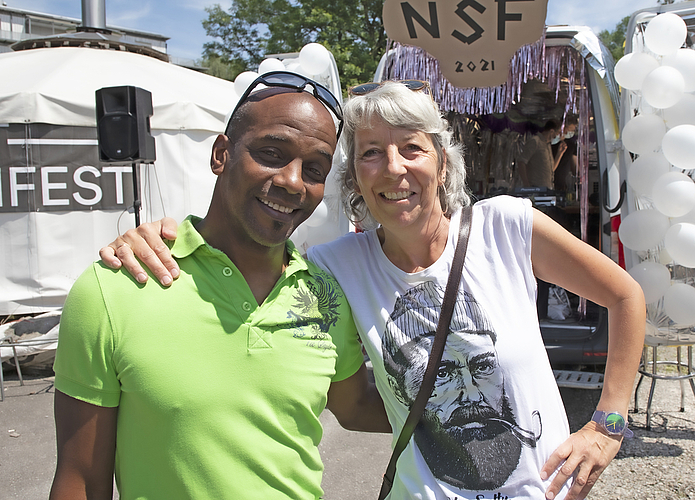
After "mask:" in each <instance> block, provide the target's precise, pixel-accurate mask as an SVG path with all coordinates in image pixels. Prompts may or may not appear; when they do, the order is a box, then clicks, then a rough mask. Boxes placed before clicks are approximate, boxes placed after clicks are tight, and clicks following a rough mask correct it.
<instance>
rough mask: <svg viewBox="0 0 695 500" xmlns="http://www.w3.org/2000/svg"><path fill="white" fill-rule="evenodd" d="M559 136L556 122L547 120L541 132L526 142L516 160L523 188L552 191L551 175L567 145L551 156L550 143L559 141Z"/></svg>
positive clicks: (558, 127)
mask: <svg viewBox="0 0 695 500" xmlns="http://www.w3.org/2000/svg"><path fill="white" fill-rule="evenodd" d="M559 134H560V125H559V124H558V122H556V121H555V120H548V121H547V122H546V124H545V126H544V127H543V130H542V131H540V132H539V133H537V134H535V135H533V136H532V137H530V138H529V139H528V140H527V141H526V144H525V145H524V149H523V151H522V152H521V155H520V156H519V158H518V159H517V165H518V168H519V176H520V178H521V185H522V186H523V187H545V188H548V189H553V173H554V172H555V169H556V168H557V166H558V164H559V162H560V158H562V155H563V154H564V152H565V150H566V149H567V145H566V144H564V143H561V144H562V145H561V146H560V147H559V149H558V151H557V154H556V155H555V156H553V152H552V149H551V142H553V140H554V139H559Z"/></svg>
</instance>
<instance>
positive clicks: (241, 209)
mask: <svg viewBox="0 0 695 500" xmlns="http://www.w3.org/2000/svg"><path fill="white" fill-rule="evenodd" d="M248 106H250V107H249V110H248V115H247V116H248V121H247V126H246V128H245V130H243V131H241V132H240V133H238V134H233V136H234V137H237V139H236V140H234V141H233V142H232V141H229V145H228V148H227V150H228V155H229V158H228V160H227V162H226V163H225V165H224V170H223V172H221V173H220V174H219V175H220V176H221V178H220V179H219V180H220V181H221V182H222V186H221V188H222V189H221V190H220V192H219V194H220V195H222V196H223V197H224V205H225V212H226V216H227V217H228V218H229V221H228V222H229V224H230V226H231V227H230V229H231V230H234V231H236V234H237V237H239V238H247V239H248V240H251V241H253V242H255V243H256V244H259V245H262V246H268V247H271V246H276V245H281V244H284V242H285V241H286V240H287V238H289V236H290V235H291V234H292V232H293V231H294V230H295V229H296V228H297V226H298V225H299V224H301V223H302V222H303V221H304V220H306V219H307V218H308V217H309V216H310V215H311V213H312V212H313V211H314V209H315V208H316V206H317V205H318V204H319V203H320V202H321V200H322V198H323V191H324V186H325V182H326V178H327V177H328V174H329V172H330V169H331V163H332V157H333V153H334V151H335V146H336V134H335V126H334V123H333V119H332V117H331V115H330V113H329V112H328V110H326V108H324V106H323V105H322V104H321V103H320V102H319V101H318V100H316V99H315V98H314V97H313V96H312V95H311V94H309V93H306V92H301V93H298V92H281V93H277V94H276V95H271V96H270V97H266V98H264V99H263V100H260V101H258V102H253V103H249V104H248ZM230 135H231V134H230Z"/></svg>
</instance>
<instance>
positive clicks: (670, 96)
mask: <svg viewBox="0 0 695 500" xmlns="http://www.w3.org/2000/svg"><path fill="white" fill-rule="evenodd" d="M683 89H685V80H684V79H683V75H682V74H681V72H680V71H678V70H677V69H676V68H673V67H671V66H661V67H658V68H656V69H655V70H654V71H652V72H651V73H649V74H648V75H647V76H646V77H645V78H644V82H642V97H644V99H645V100H646V101H647V102H648V103H649V104H650V105H651V106H654V107H655V108H659V109H663V108H670V107H671V106H673V105H674V104H676V103H677V102H678V101H679V100H680V98H681V97H683Z"/></svg>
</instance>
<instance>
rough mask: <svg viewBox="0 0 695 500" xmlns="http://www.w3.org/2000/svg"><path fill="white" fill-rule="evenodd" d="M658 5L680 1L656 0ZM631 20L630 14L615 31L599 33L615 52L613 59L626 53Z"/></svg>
mask: <svg viewBox="0 0 695 500" xmlns="http://www.w3.org/2000/svg"><path fill="white" fill-rule="evenodd" d="M656 3H657V4H658V5H670V4H672V3H678V2H676V0H656ZM628 22H630V16H626V17H624V18H623V19H622V20H621V21H620V22H619V23H618V24H617V25H616V26H615V28H614V29H613V31H608V30H603V31H602V32H601V33H599V34H598V37H599V39H600V40H601V41H602V42H603V44H604V45H605V46H606V47H608V50H610V51H611V54H613V59H615V60H616V61H618V60H619V59H620V58H621V57H623V55H625V31H626V30H627V23H628Z"/></svg>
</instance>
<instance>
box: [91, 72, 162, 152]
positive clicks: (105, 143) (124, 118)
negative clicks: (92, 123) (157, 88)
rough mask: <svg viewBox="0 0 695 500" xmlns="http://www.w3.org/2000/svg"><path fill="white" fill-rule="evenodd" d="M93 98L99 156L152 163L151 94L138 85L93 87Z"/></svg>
mask: <svg viewBox="0 0 695 500" xmlns="http://www.w3.org/2000/svg"><path fill="white" fill-rule="evenodd" d="M96 99H97V138H98V141H99V159H100V160H101V161H103V162H119V163H122V162H139V163H154V161H155V160H156V159H157V158H156V152H155V144H154V137H152V135H151V133H150V116H152V94H151V93H150V92H148V91H147V90H145V89H141V88H139V87H131V86H124V87H105V88H102V89H99V90H97V91H96Z"/></svg>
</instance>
